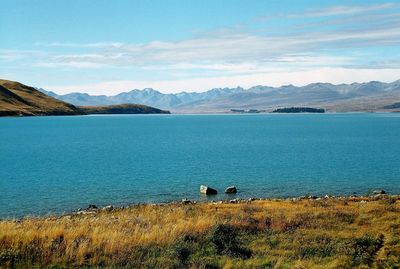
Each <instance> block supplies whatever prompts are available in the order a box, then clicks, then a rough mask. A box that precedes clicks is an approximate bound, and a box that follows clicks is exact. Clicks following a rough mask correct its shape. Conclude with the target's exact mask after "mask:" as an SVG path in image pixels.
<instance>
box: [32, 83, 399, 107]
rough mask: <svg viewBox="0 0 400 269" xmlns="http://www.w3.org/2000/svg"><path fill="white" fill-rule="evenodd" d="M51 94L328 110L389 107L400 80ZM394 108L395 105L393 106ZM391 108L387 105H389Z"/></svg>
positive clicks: (98, 100)
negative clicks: (204, 89) (189, 90)
mask: <svg viewBox="0 0 400 269" xmlns="http://www.w3.org/2000/svg"><path fill="white" fill-rule="evenodd" d="M39 90H40V91H42V92H44V93H46V94H47V95H50V96H52V97H54V98H57V99H60V100H63V101H65V102H68V103H71V104H74V105H77V106H95V105H114V104H129V103H135V104H144V105H148V106H153V107H157V108H160V109H168V110H171V111H172V112H180V113H196V112H203V113H207V112H209V113H212V112H229V111H230V110H231V109H258V110H266V111H270V110H273V109H276V108H279V107H288V106H311V107H323V108H325V109H327V110H328V111H337V112H347V111H377V110H378V111H379V110H388V108H389V107H391V105H392V104H393V103H396V101H397V102H399V101H400V80H397V81H394V82H392V83H384V82H379V81H371V82H367V83H352V84H338V85H334V84H330V83H313V84H309V85H306V86H301V87H298V86H293V85H285V86H281V87H269V86H254V87H251V88H249V89H244V88H241V87H236V88H215V89H211V90H209V91H206V92H201V93H196V92H181V93H176V94H173V93H169V94H164V93H161V92H159V91H157V90H154V89H151V88H147V89H143V90H137V89H135V90H131V91H128V92H122V93H119V94H117V95H114V96H106V95H89V94H87V93H69V94H65V95H58V94H56V93H54V92H51V91H46V90H43V89H39ZM393 109H395V108H393ZM389 110H390V109H389Z"/></svg>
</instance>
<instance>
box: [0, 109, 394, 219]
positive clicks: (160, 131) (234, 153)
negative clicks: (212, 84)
mask: <svg viewBox="0 0 400 269" xmlns="http://www.w3.org/2000/svg"><path fill="white" fill-rule="evenodd" d="M0 164H1V169H0V217H19V216H24V215H42V214H49V213H62V212H66V211H70V210H72V209H76V208H79V207H86V206H87V205H88V204H97V205H107V204H114V205H124V204H131V203H139V202H163V201H171V200H178V199H182V198H185V197H187V198H189V199H196V200H201V199H205V198H204V197H202V196H200V194H199V191H198V190H199V185H200V184H207V185H210V186H212V187H215V188H217V189H218V190H219V191H220V192H223V189H224V188H225V187H226V186H228V185H232V184H234V185H236V186H237V187H238V188H239V193H238V194H237V195H236V197H244V198H245V197H286V196H298V195H303V194H315V195H322V194H327V193H328V194H334V195H335V194H336V195H337V194H351V193H353V192H356V193H358V194H363V193H365V192H368V191H370V190H373V189H378V188H379V189H385V190H387V191H389V192H391V193H400V184H399V183H400V114H318V115H317V114H290V115H289V114H282V115H275V114H274V115H270V114H265V115H261V114H258V115H113V116H72V117H30V118H1V119H0ZM232 197H235V196H225V195H224V194H221V195H219V196H217V197H212V198H211V199H225V198H227V199H232Z"/></svg>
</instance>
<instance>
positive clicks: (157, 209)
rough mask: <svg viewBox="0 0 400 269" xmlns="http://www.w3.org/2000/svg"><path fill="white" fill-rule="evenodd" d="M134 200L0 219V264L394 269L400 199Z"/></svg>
mask: <svg viewBox="0 0 400 269" xmlns="http://www.w3.org/2000/svg"><path fill="white" fill-rule="evenodd" d="M397 200H398V199H397V197H396V198H384V199H380V200H374V199H369V200H368V201H367V202H360V200H350V199H332V198H331V199H324V200H318V201H316V200H308V199H306V200H300V201H288V200H276V201H264V200H263V201H252V202H243V203H235V204H231V203H204V204H202V203H201V204H189V205H181V204H168V205H140V206H133V207H131V208H126V209H116V210H113V211H111V212H103V211H99V212H96V213H93V214H85V215H71V216H62V217H53V218H38V219H36V218H30V219H24V220H21V221H11V220H3V221H0V267H4V268H7V267H20V268H36V267H37V268H43V267H52V268H63V267H108V268H371V267H372V268H399V267H400V201H397Z"/></svg>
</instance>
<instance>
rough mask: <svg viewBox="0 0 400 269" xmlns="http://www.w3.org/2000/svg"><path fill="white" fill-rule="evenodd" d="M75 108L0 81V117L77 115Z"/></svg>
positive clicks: (77, 111) (19, 86) (22, 87)
mask: <svg viewBox="0 0 400 269" xmlns="http://www.w3.org/2000/svg"><path fill="white" fill-rule="evenodd" d="M81 113H82V112H81V111H80V110H79V109H78V108H76V107H75V106H73V105H71V104H68V103H65V102H63V101H60V100H57V99H55V98H53V97H50V96H48V95H46V94H43V93H42V92H40V91H38V90H36V89H35V88H32V87H29V86H26V85H24V84H21V83H18V82H15V81H9V80H0V116H36V115H77V114H81Z"/></svg>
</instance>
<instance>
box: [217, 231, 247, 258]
mask: <svg viewBox="0 0 400 269" xmlns="http://www.w3.org/2000/svg"><path fill="white" fill-rule="evenodd" d="M210 241H211V243H212V244H213V246H214V248H215V251H216V252H217V254H219V255H221V254H223V255H228V256H230V257H238V258H249V257H250V256H251V251H250V250H249V249H246V248H243V247H242V246H241V245H240V242H239V239H238V234H237V231H236V230H235V229H234V228H233V227H232V226H230V225H227V224H220V225H217V226H215V227H214V229H213V230H212V231H211V234H210Z"/></svg>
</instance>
